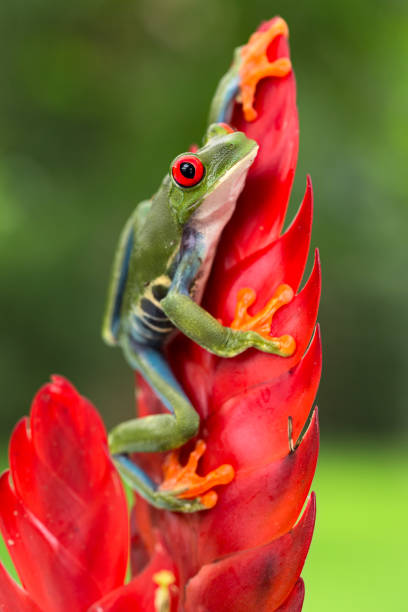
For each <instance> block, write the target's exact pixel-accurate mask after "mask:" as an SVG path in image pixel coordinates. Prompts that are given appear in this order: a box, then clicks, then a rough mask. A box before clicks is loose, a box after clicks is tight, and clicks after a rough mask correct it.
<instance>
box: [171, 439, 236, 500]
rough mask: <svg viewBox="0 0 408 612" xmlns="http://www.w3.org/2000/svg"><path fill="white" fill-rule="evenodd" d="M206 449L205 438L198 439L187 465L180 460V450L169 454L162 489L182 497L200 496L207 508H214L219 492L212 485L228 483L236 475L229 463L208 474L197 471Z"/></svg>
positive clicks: (192, 497)
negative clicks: (203, 474)
mask: <svg viewBox="0 0 408 612" xmlns="http://www.w3.org/2000/svg"><path fill="white" fill-rule="evenodd" d="M205 449H206V444H205V442H204V440H197V442H196V445H195V448H194V450H193V451H192V452H191V453H190V456H189V458H188V461H187V463H186V465H184V466H182V465H181V464H180V462H179V456H178V451H172V452H171V453H169V454H168V455H167V457H166V458H165V460H164V463H163V476H164V480H163V482H162V483H161V485H160V490H161V491H173V492H174V495H175V496H176V497H178V498H180V499H194V498H195V497H198V498H199V499H200V502H201V503H202V505H203V506H205V507H206V508H212V507H213V506H214V505H215V504H216V502H217V494H216V493H215V491H211V490H210V489H212V487H215V486H218V485H224V484H228V483H229V482H231V480H233V478H234V476H235V472H234V468H233V467H232V466H231V465H229V464H224V465H220V466H219V467H218V468H216V469H215V470H212V471H211V472H209V473H208V474H207V475H206V476H199V475H198V474H197V472H196V470H197V466H198V462H199V460H200V458H201V457H202V456H203V454H204V452H205Z"/></svg>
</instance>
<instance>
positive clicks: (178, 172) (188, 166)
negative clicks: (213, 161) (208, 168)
mask: <svg viewBox="0 0 408 612" xmlns="http://www.w3.org/2000/svg"><path fill="white" fill-rule="evenodd" d="M171 173H172V176H173V179H174V180H175V181H176V183H177V184H178V185H180V187H194V186H195V185H197V184H198V183H199V182H200V181H201V179H202V178H203V176H204V166H203V163H202V161H201V160H200V159H199V158H198V157H197V156H196V155H180V157H178V158H177V159H176V160H175V161H174V163H173V165H172V168H171Z"/></svg>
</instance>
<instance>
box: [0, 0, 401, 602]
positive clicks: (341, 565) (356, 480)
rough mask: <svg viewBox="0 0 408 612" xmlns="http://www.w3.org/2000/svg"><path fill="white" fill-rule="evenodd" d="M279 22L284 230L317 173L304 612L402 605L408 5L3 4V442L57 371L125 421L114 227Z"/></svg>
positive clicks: (127, 377) (105, 0) (91, 0)
mask: <svg viewBox="0 0 408 612" xmlns="http://www.w3.org/2000/svg"><path fill="white" fill-rule="evenodd" d="M274 14H281V15H282V16H283V17H284V18H285V19H286V20H287V21H288V23H289V26H290V31H291V48H292V59H293V62H294V67H295V71H296V76H297V83H298V104H299V113H300V127H301V139H300V155H299V164H298V170H297V176H296V180H295V184H294V189H293V193H292V199H291V204H290V211H289V217H288V218H290V217H291V216H293V214H294V212H295V210H296V208H297V206H298V205H299V203H300V201H301V198H302V195H303V191H304V187H305V177H306V173H310V174H311V176H312V179H313V184H314V189H315V221H314V231H313V237H312V244H313V245H314V246H316V245H317V246H319V247H320V251H321V257H322V264H323V281H324V286H323V295H322V302H321V310H320V317H319V319H320V322H321V325H322V329H323V343H324V363H325V366H324V372H323V378H322V384H321V388H320V392H319V398H318V402H319V406H320V418H321V428H322V453H321V458H320V464H319V468H318V472H317V477H316V481H315V489H316V490H317V493H318V523H317V528H316V533H315V538H314V542H313V545H312V550H311V553H310V556H309V559H308V562H307V565H306V568H305V571H304V576H305V577H306V579H307V600H306V601H307V603H306V604H305V607H304V610H305V611H306V612H319V611H320V610H321V611H323V610H324V611H327V610H330V611H332V612H334V611H337V610H339V611H342V612H343V611H344V610H346V609H348V610H353V611H354V610H356V611H368V610H370V611H373V610H391V609H392V610H396V611H400V610H401V611H403V610H407V609H408V604H407V602H406V595H405V586H404V578H405V574H406V571H407V570H408V564H407V562H406V559H405V547H406V546H407V544H408V541H407V535H406V528H405V527H404V523H405V522H406V516H407V514H408V476H407V467H408V457H407V453H406V442H407V439H408V435H407V432H408V427H407V424H408V420H407V406H408V382H407V381H408V376H407V370H408V351H407V350H406V343H407V333H408V311H407V281H406V276H407V275H406V269H407V264H408V258H407V255H408V249H407V247H406V242H407V238H406V236H407V233H408V206H407V199H408V181H407V160H408V155H407V153H408V119H407V108H408V78H407V73H408V68H407V66H408V5H407V2H406V1H404V0H389V1H388V2H380V1H379V0H371V1H369V0H354V1H351V0H344V1H343V2H341V3H340V2H339V3H331V4H330V3H329V4H328V3H326V2H323V1H322V0H309V1H308V2H307V3H306V2H295V1H294V0H286V1H285V2H284V1H276V2H267V1H266V0H251V1H250V2H249V1H248V2H245V1H241V2H238V1H237V0H235V1H233V0H206V2H199V1H198V0H172V1H170V0H139V1H135V0H133V1H130V0H82V1H81V2H79V1H77V2H56V1H55V0H2V2H1V4H0V58H1V59H0V62H1V68H0V268H1V309H2V313H1V321H2V324H1V330H2V331H1V342H0V372H1V379H0V380H1V391H2V409H1V414H0V419H1V421H0V423H1V438H0V442H1V439H2V446H3V448H4V449H5V446H6V442H7V439H8V437H9V434H10V431H11V428H12V426H13V424H14V423H15V422H16V420H17V419H18V418H19V417H20V416H21V415H23V414H26V413H27V412H28V410H29V404H30V400H31V398H32V396H33V394H34V392H35V390H36V389H37V388H38V387H39V385H41V384H42V383H43V382H44V381H46V380H47V379H48V377H49V375H50V374H51V373H53V372H58V373H62V374H64V375H66V376H67V377H69V378H70V379H71V380H72V381H73V382H74V383H75V384H76V385H77V386H78V388H79V389H80V390H81V392H82V393H84V394H86V395H87V396H88V397H90V398H91V399H92V400H93V401H94V402H95V403H96V405H97V406H98V407H99V409H100V410H101V412H102V413H103V415H104V416H105V418H106V421H107V423H108V424H109V425H111V424H113V422H116V421H118V420H119V419H120V418H124V417H125V416H129V414H130V412H131V410H132V402H133V400H132V397H133V388H132V384H133V383H132V375H131V373H130V372H129V370H128V368H127V367H126V366H125V365H124V362H123V359H122V358H121V356H120V355H119V353H118V352H117V351H113V350H109V349H108V348H106V347H105V346H104V345H103V344H102V342H101V340H100V324H101V317H102V311H103V305H104V299H105V291H106V284H107V280H108V275H109V269H110V265H111V260H112V255H113V252H114V249H115V244H116V240H117V237H118V233H119V231H120V229H121V227H122V225H123V223H124V221H125V219H126V218H127V216H128V214H129V212H130V211H131V210H132V207H133V205H134V204H135V203H136V202H138V201H139V200H141V199H144V198H145V197H147V196H149V195H150V194H151V193H152V192H153V191H154V190H155V189H156V187H157V185H158V182H159V180H160V179H161V177H162V175H163V174H164V172H165V171H166V169H167V166H168V162H169V160H170V159H172V157H173V156H174V155H176V154H177V153H179V152H180V151H182V150H185V149H186V147H187V146H188V145H189V144H190V143H191V142H194V141H199V140H200V138H201V135H202V133H203V130H204V127H205V124H206V115H207V110H208V105H209V102H210V98H211V95H212V93H213V90H214V88H215V86H216V83H217V81H218V79H219V77H220V76H221V75H222V74H223V72H224V71H225V70H226V69H227V67H228V65H229V62H230V58H231V52H232V49H233V48H234V47H236V46H237V45H239V44H242V43H243V42H245V41H246V40H247V38H248V36H249V34H250V33H251V32H252V31H253V29H254V28H255V27H256V26H257V25H258V24H259V22H260V21H262V20H263V19H267V18H269V17H271V16H273V15H274ZM4 452H5V451H4ZM4 452H3V455H4ZM3 464H4V461H3ZM404 598H405V601H404Z"/></svg>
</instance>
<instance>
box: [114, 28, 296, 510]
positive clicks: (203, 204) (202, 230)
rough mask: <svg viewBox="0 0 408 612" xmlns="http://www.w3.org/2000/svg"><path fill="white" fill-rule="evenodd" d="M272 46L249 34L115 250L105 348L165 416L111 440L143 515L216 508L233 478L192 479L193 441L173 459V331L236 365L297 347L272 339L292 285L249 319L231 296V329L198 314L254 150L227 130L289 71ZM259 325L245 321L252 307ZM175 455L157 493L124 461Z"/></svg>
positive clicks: (181, 439)
mask: <svg viewBox="0 0 408 612" xmlns="http://www.w3.org/2000/svg"><path fill="white" fill-rule="evenodd" d="M278 35H284V36H287V26H286V24H285V22H284V21H283V20H281V19H277V20H275V21H274V22H273V23H272V25H271V27H270V28H269V29H268V30H266V31H263V32H257V33H255V34H253V35H252V37H251V38H250V40H249V42H248V44H247V45H245V46H243V47H241V48H239V49H237V50H236V52H235V54H234V62H233V64H232V66H231V68H230V70H229V71H228V73H227V74H226V75H225V76H224V77H223V79H222V80H221V82H220V84H219V86H218V89H217V91H216V93H215V96H214V99H213V102H212V105H211V110H210V125H209V127H208V130H207V133H206V136H205V138H204V142H203V145H202V147H201V148H197V150H196V151H194V153H191V152H189V153H184V154H182V155H179V156H178V157H177V158H176V159H175V160H174V161H173V162H172V163H171V164H170V170H169V173H168V174H167V175H166V176H165V177H164V179H163V181H162V183H161V185H160V187H159V189H158V191H157V193H156V194H155V195H154V196H153V198H152V199H151V200H147V201H144V202H141V203H140V204H139V205H138V206H137V207H136V209H135V210H134V212H133V213H132V215H131V216H130V218H129V220H128V222H127V223H126V225H125V227H124V229H123V232H122V235H121V237H120V240H119V246H118V249H117V253H116V257H115V260H114V265H113V273H112V281H111V284H110V289H109V296H108V303H107V308H106V314H105V319H104V325H103V337H104V339H105V341H106V342H108V343H109V344H111V345H119V346H120V347H121V348H122V350H123V352H124V355H125V357H126V359H127V361H128V363H129V364H130V366H131V367H132V368H133V369H134V370H136V371H138V372H139V373H140V374H141V375H142V376H143V377H144V379H145V380H146V381H147V382H148V383H149V385H150V386H151V387H152V389H154V391H155V392H156V394H157V396H158V397H159V398H160V400H161V401H162V403H163V404H164V406H165V408H166V409H167V412H166V413H161V414H156V415H150V416H146V417H143V418H137V419H132V420H130V421H126V422H124V423H121V424H120V425H118V426H117V427H115V428H114V429H113V431H112V432H111V434H110V436H109V445H110V451H111V453H112V455H113V457H114V461H115V463H116V465H117V467H118V469H119V470H120V472H121V473H122V475H123V477H124V478H125V479H126V480H127V481H128V482H129V483H130V484H131V486H132V487H133V488H134V489H135V490H136V491H137V492H138V493H139V494H140V495H142V496H143V497H144V498H145V499H147V500H148V501H149V502H150V503H151V504H153V505H154V506H156V507H158V508H163V509H168V510H173V511H177V512H196V511H198V510H206V509H208V508H211V507H212V506H214V504H215V503H216V500H217V494H216V492H215V491H213V488H214V487H215V486H219V485H226V484H228V483H229V482H230V481H231V480H232V479H233V478H234V469H233V467H232V466H231V465H222V466H219V467H218V468H216V469H214V470H212V471H211V472H210V473H209V474H207V475H205V476H199V475H198V474H197V467H198V463H199V460H200V457H201V456H202V454H203V453H204V451H205V443H204V441H202V440H198V441H197V442H196V445H195V448H194V450H193V451H192V452H191V454H190V456H189V458H188V460H187V463H185V465H181V464H180V462H179V457H178V454H177V451H175V450H174V449H178V448H180V447H181V446H182V445H184V444H185V443H186V442H187V441H188V440H190V439H191V438H193V437H195V436H196V435H197V433H198V431H199V425H200V422H199V416H198V414H197V412H196V411H195V409H194V406H193V405H192V404H191V402H190V401H189V399H188V397H187V396H186V395H185V393H184V391H183V389H182V388H181V386H180V385H179V383H178V382H177V380H176V378H175V377H174V375H173V373H172V371H171V369H170V367H169V365H168V363H167V361H166V359H165V357H164V354H163V351H162V348H163V345H164V342H165V341H166V340H167V339H168V337H169V335H170V334H172V333H173V332H175V331H177V330H178V331H180V332H181V333H183V334H185V335H186V336H188V337H189V338H190V339H191V340H193V341H194V342H196V343H197V344H199V345H200V346H201V347H203V348H204V349H206V350H208V351H210V352H212V353H214V354H216V355H218V356H220V357H225V358H229V357H234V356H236V355H239V354H240V353H242V352H243V351H245V350H247V349H249V348H255V349H257V350H260V351H264V352H267V353H272V354H276V355H279V356H281V357H282V358H284V357H288V356H290V355H292V354H293V352H294V351H295V348H296V346H295V341H294V339H293V338H292V337H291V336H289V335H285V334H284V333H283V334H282V335H281V336H279V337H272V336H271V334H270V329H271V322H272V317H273V315H274V313H275V312H276V311H277V310H278V309H279V308H280V307H281V306H283V305H285V304H287V303H288V302H290V301H291V300H292V298H293V291H292V289H291V287H289V286H288V285H281V286H280V287H278V289H277V291H276V292H275V294H274V295H271V299H270V301H269V302H268V303H267V304H266V306H264V307H263V308H262V309H258V312H256V310H257V309H256V294H255V291H254V290H253V289H251V288H250V287H242V288H241V289H240V290H239V291H238V294H237V296H236V300H237V305H236V313H235V318H234V320H233V321H232V322H223V323H229V325H223V324H222V323H221V322H220V321H218V320H216V319H215V318H214V317H212V316H211V315H210V314H209V313H208V312H207V311H206V310H204V309H203V308H202V307H201V306H200V301H201V298H202V295H203V291H204V289H205V284H206V281H207V278H208V276H209V273H210V270H211V266H212V262H213V258H214V254H215V250H216V247H217V244H218V242H219V240H220V237H221V233H222V231H223V229H224V227H225V225H226V224H227V223H228V221H229V219H230V218H231V216H232V214H233V212H234V209H235V205H236V201H237V199H238V197H239V195H240V193H241V191H242V188H243V186H244V183H245V179H246V175H247V172H248V170H249V168H250V166H251V164H252V163H253V161H254V160H255V157H256V154H257V150H258V145H257V143H256V142H255V141H253V140H250V139H249V138H247V137H246V136H245V134H243V133H242V132H238V131H234V129H233V128H231V127H230V125H228V122H229V121H230V120H231V109H232V107H233V105H234V104H235V103H242V108H243V113H244V116H245V119H246V120H247V121H256V117H257V114H256V111H255V109H254V96H255V91H256V86H257V83H258V82H259V80H260V79H263V78H267V77H269V78H281V77H282V76H285V75H286V74H288V72H290V70H291V65H290V60H289V59H288V58H281V59H279V60H277V61H275V62H269V60H268V57H267V48H268V46H269V44H270V43H271V41H272V40H273V39H274V38H275V37H276V36H278ZM251 307H252V308H253V309H255V314H253V315H249V313H248V309H249V308H251ZM283 331H284V330H283ZM159 451H171V453H170V454H169V455H168V456H167V458H166V459H165V461H164V469H163V472H164V474H163V476H164V479H163V482H162V483H161V484H160V485H157V484H156V483H155V482H154V481H153V480H152V479H151V478H150V477H149V476H148V475H147V474H146V473H145V472H144V471H143V470H142V469H141V468H140V467H139V466H138V465H137V464H136V463H135V462H134V461H133V460H132V459H131V458H130V454H131V453H134V452H159Z"/></svg>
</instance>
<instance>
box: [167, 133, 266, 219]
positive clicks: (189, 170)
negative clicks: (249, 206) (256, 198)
mask: <svg viewBox="0 0 408 612" xmlns="http://www.w3.org/2000/svg"><path fill="white" fill-rule="evenodd" d="M257 151H258V145H257V144H256V142H255V141H254V140H250V139H249V138H247V137H246V136H245V134H244V133H243V132H235V131H233V130H232V129H231V128H230V127H229V126H228V125H226V124H222V123H219V124H212V125H210V127H209V128H208V131H207V135H206V139H205V143H204V146H203V147H202V148H201V149H198V150H197V151H196V152H194V153H183V154H182V155H179V156H178V157H176V159H175V160H174V161H173V162H172V164H171V166H170V185H169V205H170V208H171V211H172V213H173V215H174V216H175V218H176V219H177V221H178V223H179V224H180V225H181V226H184V225H186V224H187V223H188V222H189V221H190V220H191V223H193V224H194V225H197V226H201V225H205V224H207V225H208V224H212V223H215V224H216V225H218V226H221V225H222V226H224V225H225V223H226V222H227V221H228V219H229V218H230V217H231V215H232V213H233V212H234V208H235V203H236V201H237V198H238V196H239V194H240V193H241V191H242V188H243V186H244V182H245V178H246V175H247V172H248V170H249V167H250V166H251V164H252V162H253V161H254V159H255V157H256V154H257Z"/></svg>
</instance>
